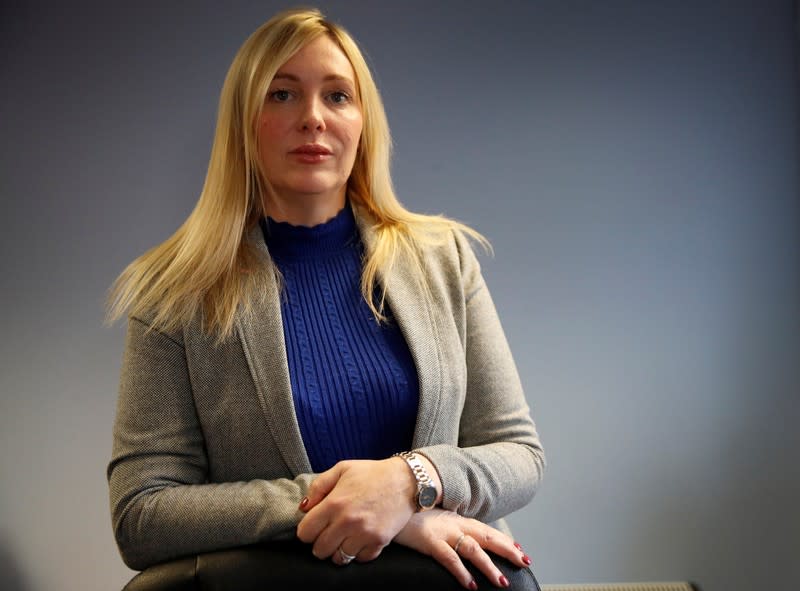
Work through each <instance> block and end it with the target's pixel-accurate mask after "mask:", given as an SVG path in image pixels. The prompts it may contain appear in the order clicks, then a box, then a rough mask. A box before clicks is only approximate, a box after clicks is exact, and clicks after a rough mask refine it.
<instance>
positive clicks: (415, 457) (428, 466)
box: [391, 451, 442, 511]
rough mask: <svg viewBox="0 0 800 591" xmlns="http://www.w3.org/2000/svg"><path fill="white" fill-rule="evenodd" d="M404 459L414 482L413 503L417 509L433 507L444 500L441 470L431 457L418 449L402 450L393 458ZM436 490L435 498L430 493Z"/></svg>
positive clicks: (403, 461) (405, 466)
mask: <svg viewBox="0 0 800 591" xmlns="http://www.w3.org/2000/svg"><path fill="white" fill-rule="evenodd" d="M395 458H396V459H399V460H402V463H403V465H404V471H405V472H406V473H407V474H408V475H409V479H410V482H411V483H412V484H413V487H414V489H413V490H414V492H413V493H412V504H413V507H414V510H415V511H419V510H425V509H431V508H433V507H436V506H438V505H439V504H440V503H441V502H442V479H441V477H440V476H439V471H438V470H437V469H436V466H435V465H434V464H433V462H431V461H430V459H429V458H427V457H426V456H424V455H423V454H421V453H420V452H418V451H413V452H401V453H399V454H395V455H394V456H393V457H392V458H391V459H395ZM431 489H433V490H435V492H436V496H435V499H431V498H430V495H431V493H433V490H431Z"/></svg>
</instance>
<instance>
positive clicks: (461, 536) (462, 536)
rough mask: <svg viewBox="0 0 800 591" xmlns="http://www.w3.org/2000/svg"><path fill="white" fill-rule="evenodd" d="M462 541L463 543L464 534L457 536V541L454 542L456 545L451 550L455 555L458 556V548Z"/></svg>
mask: <svg viewBox="0 0 800 591" xmlns="http://www.w3.org/2000/svg"><path fill="white" fill-rule="evenodd" d="M463 541H464V534H461V535H460V536H458V539H457V540H456V545H455V546H453V550H455V551H456V554H458V547H459V546H460V545H461V542H463Z"/></svg>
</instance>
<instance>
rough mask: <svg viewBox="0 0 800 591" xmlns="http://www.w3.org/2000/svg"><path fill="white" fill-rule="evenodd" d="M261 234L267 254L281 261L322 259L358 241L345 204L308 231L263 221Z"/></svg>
mask: <svg viewBox="0 0 800 591" xmlns="http://www.w3.org/2000/svg"><path fill="white" fill-rule="evenodd" d="M261 230H262V232H263V233H264V240H265V241H266V243H267V248H268V249H269V251H270V254H271V255H272V256H274V257H279V258H284V259H286V258H305V257H319V256H324V255H326V254H329V253H334V252H338V251H341V250H343V249H345V248H347V247H348V246H350V245H351V244H353V243H354V241H357V240H358V228H357V226H356V221H355V217H354V216H353V211H352V209H351V208H350V203H349V202H348V203H345V206H344V207H343V208H342V209H341V211H339V213H337V214H336V215H335V216H334V217H333V218H332V219H330V220H328V221H327V222H323V223H322V224H317V225H316V226H312V227H310V228H309V227H308V226H294V225H292V224H290V223H289V222H276V221H275V220H273V219H272V218H270V217H267V218H262V219H261Z"/></svg>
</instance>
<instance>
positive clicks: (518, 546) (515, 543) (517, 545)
mask: <svg viewBox="0 0 800 591" xmlns="http://www.w3.org/2000/svg"><path fill="white" fill-rule="evenodd" d="M514 548H516V549H517V550H522V546H520V545H519V543H517V542H514Z"/></svg>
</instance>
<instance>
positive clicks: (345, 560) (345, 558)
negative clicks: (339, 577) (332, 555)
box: [339, 546, 356, 564]
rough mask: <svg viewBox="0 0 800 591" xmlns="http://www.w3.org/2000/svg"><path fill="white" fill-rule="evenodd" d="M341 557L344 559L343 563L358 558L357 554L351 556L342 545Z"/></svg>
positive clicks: (340, 549)
mask: <svg viewBox="0 0 800 591" xmlns="http://www.w3.org/2000/svg"><path fill="white" fill-rule="evenodd" d="M339 557H340V558H341V559H342V564H350V563H351V562H353V561H354V560H355V559H356V557H355V556H350V555H349V554H348V553H347V552H345V551H344V550H342V547H341V546H339Z"/></svg>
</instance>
